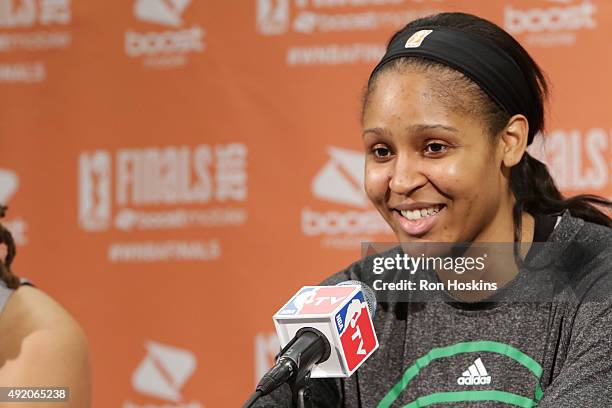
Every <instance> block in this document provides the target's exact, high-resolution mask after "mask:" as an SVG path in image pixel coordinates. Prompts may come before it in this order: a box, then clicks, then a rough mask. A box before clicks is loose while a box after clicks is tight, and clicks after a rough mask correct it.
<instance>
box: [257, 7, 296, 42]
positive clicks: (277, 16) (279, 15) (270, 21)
mask: <svg viewBox="0 0 612 408" xmlns="http://www.w3.org/2000/svg"><path fill="white" fill-rule="evenodd" d="M288 27H289V0H257V30H258V31H259V32H260V33H261V34H264V35H278V34H283V33H284V32H286V31H287V29H288Z"/></svg>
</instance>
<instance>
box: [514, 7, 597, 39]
mask: <svg viewBox="0 0 612 408" xmlns="http://www.w3.org/2000/svg"><path fill="white" fill-rule="evenodd" d="M548 2H552V3H557V4H559V5H558V6H553V7H549V8H533V9H529V10H520V9H517V8H514V7H512V6H510V5H508V6H506V8H505V9H504V26H505V28H506V30H508V32H509V33H510V34H521V33H524V32H531V33H539V32H544V31H548V32H558V31H576V30H579V29H583V28H588V29H594V28H596V27H597V21H596V20H595V14H596V13H597V7H596V6H595V5H593V3H591V2H590V1H584V2H582V3H580V4H575V5H572V4H571V3H572V1H571V0H569V1H565V0H548ZM562 5H564V6H562Z"/></svg>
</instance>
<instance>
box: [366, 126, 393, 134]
mask: <svg viewBox="0 0 612 408" xmlns="http://www.w3.org/2000/svg"><path fill="white" fill-rule="evenodd" d="M366 133H375V134H377V135H380V136H389V134H390V133H389V131H388V130H387V129H385V128H381V127H373V128H368V129H365V130H364V131H363V134H364V135H365V134H366Z"/></svg>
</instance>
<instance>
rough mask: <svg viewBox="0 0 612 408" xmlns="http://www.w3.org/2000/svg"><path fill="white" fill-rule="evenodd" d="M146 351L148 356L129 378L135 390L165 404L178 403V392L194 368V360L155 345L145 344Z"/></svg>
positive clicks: (176, 351)
mask: <svg viewBox="0 0 612 408" xmlns="http://www.w3.org/2000/svg"><path fill="white" fill-rule="evenodd" d="M146 348H147V352H148V354H147V356H146V357H145V358H144V360H142V362H141V363H140V365H139V366H138V368H136V371H135V372H134V375H133V376H132V385H133V387H134V389H135V390H137V391H138V392H141V393H143V394H145V395H149V396H153V397H157V398H161V399H164V400H167V401H172V402H179V401H181V399H182V396H181V393H180V390H181V388H182V387H183V385H184V384H185V382H187V380H188V379H189V378H190V377H191V375H192V374H193V372H194V370H195V368H196V358H195V356H194V355H193V353H191V352H190V351H187V350H183V349H180V348H176V347H172V346H167V345H164V344H160V343H157V342H154V341H148V342H147V343H146Z"/></svg>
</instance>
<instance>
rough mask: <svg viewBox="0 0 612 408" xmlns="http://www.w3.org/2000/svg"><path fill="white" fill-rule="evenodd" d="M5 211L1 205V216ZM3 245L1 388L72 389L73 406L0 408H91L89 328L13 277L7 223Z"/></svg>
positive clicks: (0, 229)
mask: <svg viewBox="0 0 612 408" xmlns="http://www.w3.org/2000/svg"><path fill="white" fill-rule="evenodd" d="M5 211H6V207H4V206H0V218H2V217H3V216H4V213H5ZM0 244H4V245H5V246H6V255H5V258H4V261H0V387H42V388H46V387H68V388H69V401H67V402H55V403H43V402H36V403H34V402H30V403H24V402H22V403H21V404H16V403H14V402H0V407H2V408H3V407H6V408H10V407H15V406H26V405H27V404H30V405H28V406H36V407H37V408H44V407H62V408H88V407H90V406H91V390H90V388H91V374H90V358H89V348H88V345H87V340H86V338H85V334H84V333H83V330H82V329H81V327H80V326H79V324H78V323H77V322H76V321H75V320H74V319H73V318H72V317H71V316H70V314H68V312H67V311H66V310H65V309H64V308H62V307H61V306H60V305H59V304H58V303H57V302H55V301H54V300H53V299H52V298H51V297H49V296H48V295H47V294H45V293H44V292H43V291H42V290H40V289H37V288H35V287H34V286H32V285H31V284H30V283H29V282H27V281H26V280H24V279H19V278H18V277H17V276H16V275H14V274H13V272H12V271H11V264H12V262H13V259H14V257H15V243H14V241H13V238H12V236H11V233H10V232H9V231H8V230H7V229H6V228H5V227H4V226H2V224H0ZM24 404H26V405H24Z"/></svg>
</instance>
